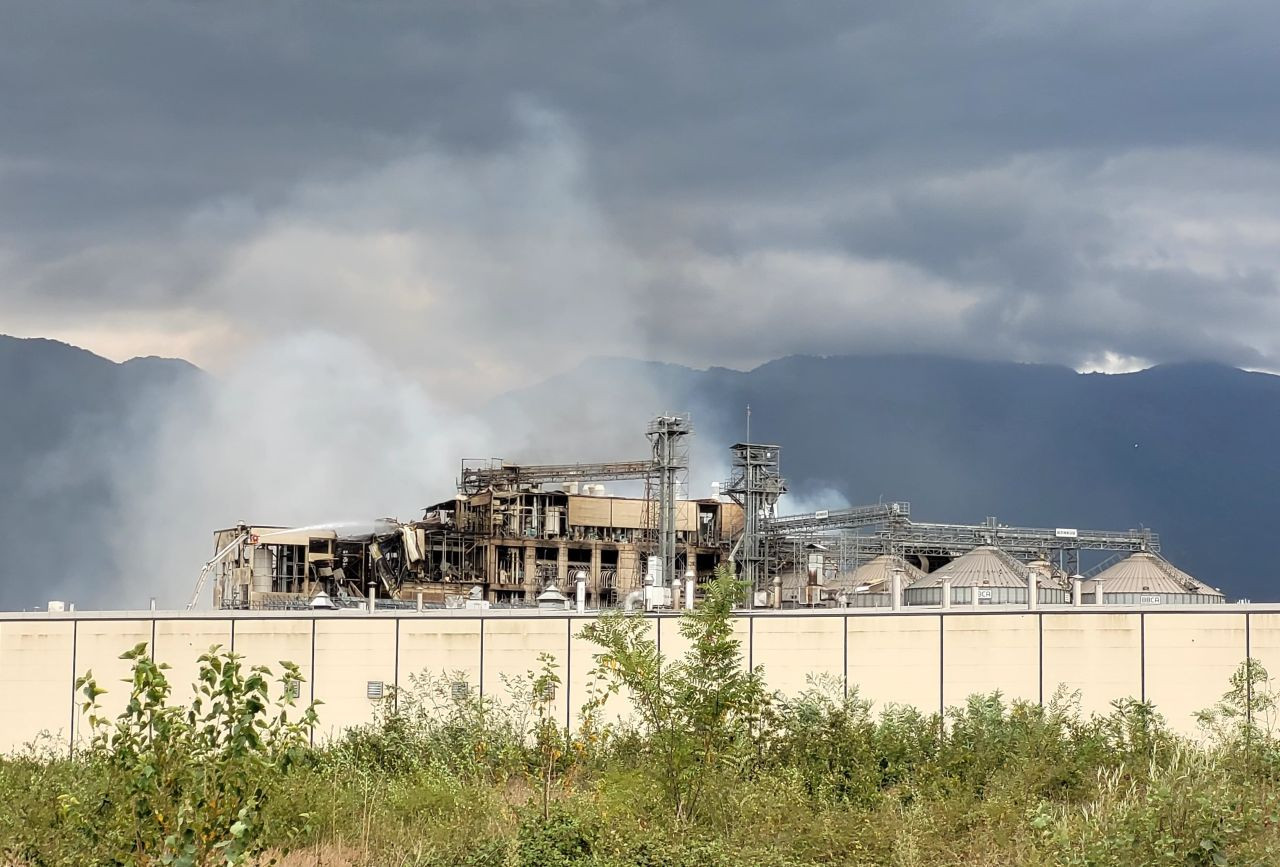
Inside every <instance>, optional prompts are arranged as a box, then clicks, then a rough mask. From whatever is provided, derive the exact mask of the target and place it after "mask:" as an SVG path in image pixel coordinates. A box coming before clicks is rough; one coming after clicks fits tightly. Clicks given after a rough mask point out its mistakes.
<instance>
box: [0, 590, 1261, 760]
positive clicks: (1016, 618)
mask: <svg viewBox="0 0 1280 867" xmlns="http://www.w3.org/2000/svg"><path fill="white" fill-rule="evenodd" d="M1247 612H1248V613H1247V614H1246V609H1243V608H1236V607H1234V606H1233V607H1232V608H1223V609H1221V610H1218V611H1213V612H1206V611H1204V610H1203V609H1196V610H1168V609H1166V610H1161V611H1155V612H1153V611H1146V612H1138V611H1129V610H1121V611H1098V610H1075V611H1062V610H1057V611H1054V610H1049V611H1041V612H1021V611H1009V610H1007V609H1005V610H1002V611H991V612H975V611H972V610H968V611H957V612H946V613H942V612H938V611H933V612H920V613H915V612H901V613H888V612H879V611H876V612H856V611H849V612H847V613H846V612H832V613H813V614H793V613H781V614H779V613H760V614H756V615H752V616H743V617H740V618H738V619H737V620H735V622H734V632H735V635H736V636H737V637H738V639H739V640H740V641H741V642H742V645H743V655H744V657H745V659H744V661H746V660H747V659H749V660H750V662H751V663H752V664H754V665H759V666H763V668H764V671H765V676H766V679H767V681H768V683H769V685H770V687H771V688H774V689H778V690H780V691H782V692H783V693H785V694H789V695H794V694H795V693H797V692H799V691H800V690H802V689H804V688H805V687H806V685H807V679H808V676H809V675H812V674H825V675H827V677H828V678H829V679H830V680H831V681H832V682H833V683H835V684H836V685H837V686H838V687H844V686H846V685H847V687H848V688H850V689H856V690H857V691H858V692H859V694H861V695H862V696H863V697H865V698H867V699H869V700H871V701H872V702H873V703H874V704H875V705H876V706H877V707H883V706H884V705H886V704H891V703H892V704H910V705H914V706H916V707H918V708H920V709H921V710H922V711H924V712H926V713H935V712H937V711H938V710H939V707H940V705H941V703H942V702H944V701H945V703H946V704H947V705H948V706H951V705H956V704H959V703H962V702H963V701H964V699H965V698H966V697H967V696H969V695H971V694H973V693H975V692H991V691H993V690H999V691H1000V692H1002V693H1003V694H1004V695H1005V696H1006V697H1008V698H1022V699H1026V700H1029V701H1033V702H1034V701H1038V700H1041V698H1042V697H1043V700H1045V701H1047V700H1049V698H1050V697H1051V696H1052V695H1053V693H1054V690H1055V689H1056V688H1057V687H1058V686H1059V685H1060V684H1061V685H1064V686H1065V687H1067V688H1068V689H1070V690H1078V691H1079V693H1080V697H1081V704H1082V707H1083V709H1084V710H1085V711H1086V712H1097V713H1105V712H1107V711H1108V710H1109V707H1110V703H1111V701H1113V700H1114V699H1117V698H1122V697H1126V696H1132V697H1134V698H1142V697H1144V696H1145V697H1146V698H1147V699H1149V700H1151V701H1153V702H1154V703H1155V704H1156V707H1157V708H1158V709H1159V710H1160V711H1161V712H1162V713H1163V714H1164V715H1165V716H1166V718H1167V719H1168V720H1169V722H1170V723H1171V724H1172V725H1173V726H1174V727H1175V728H1177V729H1178V730H1180V731H1183V732H1185V733H1188V734H1194V733H1195V731H1196V727H1195V723H1194V714H1195V712H1196V711H1198V710H1200V709H1202V708H1205V707H1208V706H1210V705H1212V704H1213V703H1214V702H1215V701H1217V699H1218V698H1219V697H1220V696H1221V695H1222V693H1223V692H1225V691H1226V689H1227V679H1228V677H1229V676H1230V675H1231V673H1232V671H1234V670H1235V668H1236V667H1237V666H1238V665H1239V664H1240V662H1241V661H1242V660H1243V659H1244V657H1245V653H1246V649H1245V648H1246V643H1247V644H1248V646H1249V647H1250V648H1251V649H1252V653H1253V655H1254V656H1255V657H1257V658H1259V659H1260V660H1261V661H1262V662H1263V664H1264V665H1266V666H1267V667H1268V669H1269V670H1271V671H1272V672H1273V673H1276V674H1277V675H1280V606H1251V607H1250V608H1248V609H1247ZM586 622H587V618H578V617H572V616H567V615H540V614H533V613H530V614H528V615H523V616H508V615H503V614H500V613H493V614H487V615H484V616H480V615H479V613H478V612H467V613H463V612H450V613H445V612H435V613H428V614H411V613H406V614H405V615H403V616H394V615H379V616H375V617H370V616H368V615H321V616H319V617H312V616H310V615H309V614H303V615H297V616H289V615H270V616H264V615H255V614H246V615H239V616H237V615H230V614H228V615H226V616H219V617H207V616H205V617H189V616H183V615H173V614H156V615H155V616H154V618H153V617H151V616H150V615H149V614H148V615H145V616H144V615H133V614H125V615H121V616H120V617H119V618H112V619H106V618H98V617H94V616H92V615H89V616H85V615H49V616H47V617H46V616H30V615H27V616H23V615H18V616H15V617H13V618H12V619H9V620H0V683H2V684H3V686H4V687H6V692H5V695H6V696H7V697H8V698H9V700H7V701H6V702H4V703H3V705H2V706H0V749H2V750H7V751H12V750H16V749H20V748H21V747H22V746H23V745H24V744H26V743H28V742H31V741H33V740H35V739H36V738H37V737H38V736H39V735H40V734H41V733H42V732H48V733H49V735H50V736H51V737H52V738H53V742H54V743H55V744H59V745H65V746H68V747H69V746H70V744H71V743H72V740H73V739H74V738H78V737H82V736H83V734H84V728H85V726H84V722H83V720H82V719H80V712H79V710H78V708H77V707H76V706H75V704H74V703H73V700H74V696H73V687H72V684H73V681H74V679H75V677H76V676H77V675H80V674H83V673H84V672H85V671H86V670H89V669H92V671H93V673H94V676H95V677H96V678H97V680H98V683H99V684H100V685H101V686H103V687H105V688H106V689H107V690H108V693H107V695H105V696H103V698H102V705H103V708H104V710H105V711H106V712H107V713H108V714H115V713H118V712H119V710H120V709H121V708H122V707H123V705H124V702H125V700H126V699H127V697H128V691H129V690H128V685H127V684H126V683H122V682H121V681H122V680H123V679H124V678H126V677H127V675H128V673H129V666H128V664H127V663H126V662H125V661H123V660H121V659H120V658H119V656H120V654H121V653H122V652H124V651H126V650H128V649H130V648H132V647H133V646H134V645H136V644H139V643H144V642H145V643H147V644H148V645H149V646H151V647H153V649H154V652H155V654H156V657H157V659H158V660H160V661H162V662H165V663H167V664H168V665H170V666H171V670H170V679H171V681H172V682H173V684H174V698H175V699H176V700H179V701H184V702H185V701H187V700H188V699H189V698H190V695H191V693H190V686H189V685H190V683H191V681H192V680H193V679H194V677H195V673H196V659H197V657H198V656H199V655H200V654H201V653H203V652H204V651H206V650H207V649H208V648H209V647H210V646H211V645H214V644H221V645H223V646H224V647H231V648H233V649H234V650H235V651H236V652H237V653H239V654H241V655H243V656H244V658H245V663H246V664H247V665H266V666H269V667H270V668H271V669H272V671H273V672H274V673H275V674H278V673H279V662H280V661H281V660H290V661H292V662H295V663H297V664H298V665H299V667H300V668H301V670H302V674H303V676H304V677H305V678H306V685H304V687H303V690H302V699H303V701H304V703H305V701H306V700H308V699H310V698H311V697H312V696H313V695H314V697H315V698H316V699H318V700H320V701H322V702H324V704H323V705H322V706H321V707H320V709H319V713H320V719H321V726H320V728H319V729H318V731H317V732H316V736H317V738H318V739H321V740H323V739H325V738H328V737H331V736H333V735H334V734H336V733H338V732H339V731H340V730H341V729H343V728H344V727H346V726H351V725H358V724H361V723H364V722H367V721H369V720H371V719H372V718H373V715H374V711H375V708H376V703H375V702H373V701H371V700H370V699H369V698H368V695H367V690H368V683H369V681H382V682H383V684H384V685H385V688H386V690H387V691H388V693H390V691H391V690H392V689H393V688H394V687H395V685H396V684H397V683H399V684H400V686H401V687H404V688H408V687H410V686H411V684H412V680H413V677H414V676H415V675H419V674H422V673H424V672H426V673H428V674H430V675H432V676H440V675H442V674H443V675H447V679H449V680H453V679H455V677H458V676H460V677H461V679H464V680H466V681H468V682H469V683H470V684H471V685H472V686H473V687H475V688H480V687H481V686H483V689H484V692H485V693H486V694H487V695H489V696H493V697H496V698H506V689H505V687H504V685H503V682H502V681H503V677H504V676H505V677H507V678H514V677H520V676H522V675H524V674H525V673H526V672H529V671H536V670H537V669H538V667H539V663H538V655H539V654H540V653H542V652H546V653H550V654H551V655H552V658H553V659H554V660H555V662H556V665H557V666H558V668H557V672H558V674H559V676H560V678H561V680H562V685H561V687H560V689H559V690H558V692H557V695H556V699H555V702H554V709H553V713H554V714H555V717H556V719H557V720H566V721H568V722H569V723H573V722H575V721H576V717H577V712H578V710H579V708H580V707H581V705H582V702H583V701H584V700H585V699H586V696H587V688H588V684H589V682H590V672H591V669H592V668H593V666H594V661H593V659H592V654H593V653H595V652H596V648H595V647H594V645H592V644H590V643H589V642H587V641H585V640H584V639H582V638H580V637H579V633H580V632H581V628H582V626H583V625H584V624H585V623H586ZM647 623H648V624H649V628H650V630H651V631H652V634H654V635H655V636H659V635H660V640H661V646H662V650H663V652H664V654H666V655H668V656H673V655H677V654H679V653H682V652H683V651H684V650H685V649H687V644H688V643H687V642H686V641H685V640H684V639H683V638H682V637H681V636H680V635H679V631H678V629H679V618H678V617H676V616H673V615H663V616H652V615H650V616H649V617H648V620H647ZM313 660H314V671H313ZM626 708H627V701H626V699H625V697H620V698H619V699H614V700H613V701H612V702H611V703H610V705H609V712H608V713H607V715H606V716H607V718H609V719H616V718H617V717H618V716H620V715H623V714H625V713H626ZM73 725H74V727H75V729H74V730H73Z"/></svg>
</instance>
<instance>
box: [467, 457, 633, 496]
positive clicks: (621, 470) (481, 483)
mask: <svg viewBox="0 0 1280 867" xmlns="http://www.w3.org/2000/svg"><path fill="white" fill-rule="evenodd" d="M654 471H655V464H654V461H651V460H649V461H607V462H604V463H597V464H527V465H521V464H508V463H505V462H504V461H503V460H502V459H501V458H491V459H488V460H482V461H475V460H464V461H463V462H462V474H461V476H460V477H459V479H458V492H459V493H461V494H478V493H480V492H481V491H485V490H488V489H490V488H494V489H497V490H512V489H515V488H519V487H522V486H526V485H541V484H545V483H547V482H576V481H592V482H612V481H627V480H631V479H648V478H649V477H650V476H652V475H653V473H654Z"/></svg>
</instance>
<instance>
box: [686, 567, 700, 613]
mask: <svg viewBox="0 0 1280 867" xmlns="http://www.w3.org/2000/svg"><path fill="white" fill-rule="evenodd" d="M696 580H697V576H695V575H694V574H693V570H692V569H689V570H687V571H686V572H685V573H684V607H685V610H686V611H692V610H693V589H694V583H695V582H696Z"/></svg>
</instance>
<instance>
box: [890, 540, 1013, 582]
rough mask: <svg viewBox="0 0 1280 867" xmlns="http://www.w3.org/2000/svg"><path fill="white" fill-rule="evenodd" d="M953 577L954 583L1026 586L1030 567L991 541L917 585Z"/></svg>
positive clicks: (929, 574)
mask: <svg viewBox="0 0 1280 867" xmlns="http://www.w3.org/2000/svg"><path fill="white" fill-rule="evenodd" d="M946 578H949V579H951V586H952V587H1026V586H1027V570H1026V567H1025V566H1023V565H1022V564H1021V563H1019V562H1018V561H1017V560H1015V559H1013V558H1012V557H1010V556H1009V555H1008V554H1006V553H1005V552H1003V551H1001V550H999V549H998V548H994V547H992V546H990V545H983V546H981V547H979V548H974V549H973V550H972V551H969V552H968V553H966V554H963V555H961V556H959V557H957V558H956V559H954V560H952V561H951V562H950V563H948V564H947V565H945V566H941V567H939V568H937V569H935V570H934V571H932V572H930V573H928V574H927V575H925V576H924V577H923V578H921V579H920V580H919V581H917V582H916V583H915V584H913V585H911V586H912V587H913V588H917V587H939V586H941V585H942V581H943V579H946Z"/></svg>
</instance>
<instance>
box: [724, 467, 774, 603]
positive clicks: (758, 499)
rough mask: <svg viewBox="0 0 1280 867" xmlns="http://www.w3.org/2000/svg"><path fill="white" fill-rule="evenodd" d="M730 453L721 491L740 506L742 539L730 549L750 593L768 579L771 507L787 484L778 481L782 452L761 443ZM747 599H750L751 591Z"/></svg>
mask: <svg viewBox="0 0 1280 867" xmlns="http://www.w3.org/2000/svg"><path fill="white" fill-rule="evenodd" d="M730 451H731V452H733V466H732V475H731V476H730V478H729V481H727V482H726V483H725V485H724V492H725V493H726V494H727V495H728V496H729V497H730V499H732V500H733V501H734V502H735V503H737V504H738V505H739V506H741V507H742V536H741V537H740V538H739V539H738V544H737V545H736V546H735V547H734V552H733V554H734V559H735V560H736V561H737V563H738V567H739V575H740V577H741V578H742V580H744V581H746V582H747V586H749V587H750V588H751V590H752V591H756V590H761V589H763V588H764V584H765V582H766V581H767V580H768V578H769V567H770V565H771V561H772V558H771V557H770V555H769V550H770V541H771V539H772V538H776V534H773V533H771V530H770V526H771V524H772V522H773V512H774V506H776V505H777V503H778V498H779V497H781V496H782V495H783V494H785V493H786V492H787V482H786V480H785V479H784V478H782V463H781V461H782V458H781V454H782V449H781V448H779V447H778V446H776V445H768V444H763V443H736V444H734V445H733V446H731V447H730ZM750 598H751V599H752V600H754V598H755V593H754V592H752V593H751V594H750Z"/></svg>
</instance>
